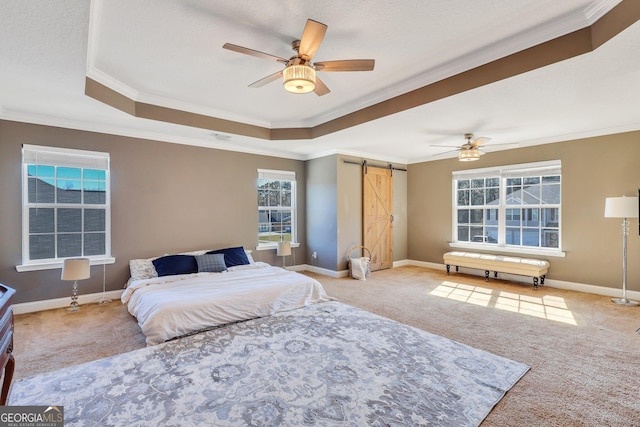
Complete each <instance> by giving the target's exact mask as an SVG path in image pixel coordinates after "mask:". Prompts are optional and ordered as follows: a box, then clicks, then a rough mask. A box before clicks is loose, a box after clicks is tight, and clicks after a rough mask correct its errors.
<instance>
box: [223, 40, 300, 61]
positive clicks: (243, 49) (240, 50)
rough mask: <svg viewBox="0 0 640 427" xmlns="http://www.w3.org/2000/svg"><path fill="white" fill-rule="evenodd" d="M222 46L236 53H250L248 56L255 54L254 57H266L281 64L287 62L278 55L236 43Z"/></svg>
mask: <svg viewBox="0 0 640 427" xmlns="http://www.w3.org/2000/svg"><path fill="white" fill-rule="evenodd" d="M222 48H223V49H227V50H232V51H234V52H238V53H244V54H245V55H250V56H255V57H258V58H263V59H268V60H271V61H277V62H281V63H283V64H286V63H287V62H289V60H288V59H284V58H280V57H279V56H275V55H270V54H268V53H264V52H260V51H258V50H253V49H249V48H248V47H242V46H238V45H235V44H231V43H225V44H224V45H223V46H222Z"/></svg>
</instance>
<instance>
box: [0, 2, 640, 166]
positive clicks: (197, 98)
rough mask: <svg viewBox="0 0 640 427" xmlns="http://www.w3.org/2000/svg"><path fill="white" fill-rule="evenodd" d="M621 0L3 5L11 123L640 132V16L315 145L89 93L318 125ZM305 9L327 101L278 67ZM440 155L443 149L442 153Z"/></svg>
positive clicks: (414, 146)
mask: <svg viewBox="0 0 640 427" xmlns="http://www.w3.org/2000/svg"><path fill="white" fill-rule="evenodd" d="M619 2H620V0H563V1H557V0H517V1H514V0H430V1H423V0H403V1H401V2H400V1H399V2H390V1H388V0H387V1H384V0H350V1H348V2H345V1H343V0H342V1H341V0H297V1H296V0H287V1H284V0H261V1H255V0H228V1H222V0H217V1H216V0H214V1H211V0H174V1H157V0H136V1H130V0H108V1H105V0H93V1H91V2H88V1H86V0H56V1H50V0H29V1H24V0H3V1H2V2H1V3H0V16H2V17H3V19H2V22H3V25H2V26H0V118H2V119H7V120H16V121H24V122H30V123H41V124H47V125H55V126H62V127H69V128H74V129H85V130H92V131H99V132H106V133H114V134H119V135H129V136H136V137H142V138H149V139H157V140H162V141H168V142H175V143H183V144H194V145H200V146H209V147H215V148H223V149H231V150H237V151H244V152H253V153H259V154H270V155H276V156H281V157H288V158H296V159H309V158H314V157H318V156H322V155H326V154H331V153H345V154H353V155H357V156H362V157H367V158H370V159H379V160H384V161H390V162H395V163H415V162H420V161H429V160H437V159H442V158H446V157H453V156H454V155H455V153H448V154H445V155H441V154H440V153H442V152H443V151H446V150H447V149H446V148H440V147H432V146H431V145H432V144H440V145H459V144H461V143H463V142H464V138H463V134H464V133H466V132H473V133H475V134H476V135H478V136H487V137H490V138H492V140H491V142H490V143H489V144H488V146H489V147H490V146H491V145H496V147H495V148H496V149H498V148H500V147H499V146H497V145H498V144H517V145H508V146H506V147H514V146H515V147H524V146H528V145H533V144H541V143H550V142H557V141H563V140H568V139H572V138H579V137H587V136H596V135H603V134H609V133H615V132H621V131H629V130H638V129H640V115H639V114H638V111H639V109H638V101H637V100H638V99H640V49H638V46H640V23H638V22H636V23H635V24H633V25H632V26H631V27H629V28H627V29H626V30H625V31H623V32H622V33H621V34H619V35H617V36H616V37H615V38H613V39H612V40H610V41H609V42H607V43H605V44H604V45H603V46H601V47H600V48H598V49H597V50H595V51H594V52H591V53H588V54H584V55H581V56H578V57H575V58H572V59H569V60H565V61H562V62H559V63H555V64H553V65H550V66H547V67H544V68H542V69H538V70H535V71H531V72H528V73H525V74H521V75H518V76H515V77H512V78H509V79H506V80H502V81H500V82H497V83H493V84H490V85H486V86H483V87H480V88H477V89H473V90H469V91H467V92H464V93H462V94H459V95H455V96H450V97H448V98H444V99H441V100H439V101H435V102H432V103H429V104H425V105H422V106H419V107H415V108H413V109H410V110H407V111H404V112H401V113H396V114H393V115H390V116H387V117H384V118H381V119H378V120H375V121H373V122H368V123H364V124H360V125H357V126H354V127H351V128H349V129H346V130H343V131H339V132H335V133H332V134H329V135H325V136H322V137H319V138H315V139H311V140H290V141H273V140H271V141H270V140H262V139H258V138H250V137H245V136H240V135H228V134H224V133H221V132H216V131H215V130H210V129H209V130H208V129H198V128H192V127H187V126H180V125H173V124H169V123H163V122H158V121H153V120H147V119H141V118H136V117H133V116H130V115H128V114H126V113H124V112H122V111H119V110H117V109H115V108H113V107H110V106H108V105H106V104H103V103H101V102H99V101H97V100H95V99H92V98H90V97H88V96H86V95H84V85H85V77H87V76H88V77H90V78H92V79H93V80H95V81H97V82H100V83H102V84H104V85H106V86H108V87H109V88H111V89H114V90H116V91H118V92H120V93H122V94H124V95H126V96H127V97H129V98H131V99H133V100H135V101H139V102H144V103H150V104H155V105H160V106H165V107H170V108H174V109H180V110H185V111H190V112H195V113H199V114H204V115H209V116H214V117H218V118H222V119H226V120H233V121H238V122H242V123H247V124H251V125H257V126H263V127H267V128H281V127H311V126H316V125H318V124H321V123H324V122H326V121H328V120H331V119H335V118H338V117H341V116H344V115H345V114H348V113H351V112H353V111H357V110H359V109H361V108H364V107H366V106H370V105H373V104H376V103H378V102H381V101H384V100H386V99H388V98H391V97H393V96H396V95H400V94H403V93H406V92H408V91H410V90H413V89H417V88H419V87H422V86H425V85H427V84H430V83H433V82H435V81H438V80H441V79H443V78H446V77H449V76H451V75H454V74H457V73H460V72H462V71H465V70H467V69H470V68H473V67H476V66H479V65H481V64H484V63H487V62H489V61H492V60H495V59H498V58H500V57H503V56H505V55H508V54H511V53H514V52H517V51H520V50H523V49H525V48H528V47H530V46H533V45H536V44H539V43H541V42H544V41H547V40H549V39H553V38H555V37H558V36H561V35H563V34H567V33H569V32H571V31H574V30H577V29H580V28H583V27H586V26H588V25H591V24H592V23H593V22H595V21H597V19H599V18H600V17H601V16H602V15H603V14H604V13H606V12H607V11H609V10H610V9H612V8H613V7H614V6H616V5H617V4H618V3H619ZM308 18H311V19H314V20H317V21H320V22H322V23H325V24H327V25H328V30H327V33H326V36H325V38H324V41H323V42H322V44H321V46H320V48H319V50H318V52H317V53H316V56H315V58H314V60H315V61H327V60H338V59H360V58H364V59H367V58H375V60H376V65H375V69H374V71H372V72H351V73H349V72H345V73H323V74H319V77H321V78H322V80H323V81H324V82H325V84H326V85H327V86H328V87H329V89H331V93H329V94H328V95H325V96H322V97H318V96H316V95H315V94H313V93H311V94H306V95H294V94H290V93H287V92H286V91H285V90H284V89H283V88H282V85H281V84H280V83H279V82H278V81H276V82H272V83H270V84H269V85H267V86H264V87H262V88H259V89H255V88H249V87H247V86H248V85H249V84H250V83H253V82H254V81H256V80H258V79H260V78H262V77H265V76H267V75H269V74H272V73H274V72H277V71H278V70H280V69H281V68H282V66H281V65H280V64H278V63H276V62H270V61H266V60H264V59H260V58H256V57H251V56H247V55H241V54H238V53H236V52H231V51H228V50H225V49H222V45H223V44H224V43H225V42H229V43H234V44H237V45H241V46H245V47H249V48H252V49H255V50H259V51H262V52H266V53H270V54H273V55H276V56H281V57H289V56H291V55H292V54H293V51H291V48H290V43H291V41H292V40H294V39H296V38H299V37H300V35H301V33H302V29H303V28H304V25H305V22H306V20H307V19H308ZM434 155H435V157H434Z"/></svg>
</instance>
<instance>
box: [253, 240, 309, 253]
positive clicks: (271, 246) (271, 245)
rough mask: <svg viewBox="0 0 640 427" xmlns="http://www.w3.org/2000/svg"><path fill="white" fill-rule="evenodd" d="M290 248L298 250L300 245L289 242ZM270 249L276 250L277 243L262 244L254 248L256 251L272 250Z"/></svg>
mask: <svg viewBox="0 0 640 427" xmlns="http://www.w3.org/2000/svg"><path fill="white" fill-rule="evenodd" d="M291 247H292V248H299V247H300V243H293V242H291ZM272 249H278V242H273V243H264V244H261V245H258V246H256V251H268V250H272Z"/></svg>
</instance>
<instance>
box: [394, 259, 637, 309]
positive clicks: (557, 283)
mask: <svg viewBox="0 0 640 427" xmlns="http://www.w3.org/2000/svg"><path fill="white" fill-rule="evenodd" d="M404 265H413V266H417V267H426V268H432V269H434V270H444V271H446V270H447V267H446V266H445V265H444V264H438V263H431V262H424V261H414V260H402V261H396V262H394V263H393V266H394V267H401V266H404ZM459 270H460V272H461V273H464V274H470V275H473V276H480V277H484V270H478V269H474V268H466V267H460V268H459ZM451 275H452V276H453V275H455V268H452V272H451ZM491 279H493V275H491ZM498 279H502V280H510V281H513V282H520V283H527V284H530V285H531V286H533V279H532V278H531V277H526V276H517V275H515V274H506V273H499V274H498ZM544 286H545V287H546V286H548V287H550V288H555V289H563V290H566V291H577V292H585V293H588V294H596V295H604V296H608V297H617V298H619V297H621V296H622V289H616V288H608V287H606V286H597V285H589V284H587V283H577V282H567V281H564V280H553V279H549V278H546V279H545V281H544ZM627 298H629V299H633V300H636V301H637V300H640V292H638V291H630V290H627Z"/></svg>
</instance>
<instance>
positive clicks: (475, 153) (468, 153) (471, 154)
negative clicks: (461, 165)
mask: <svg viewBox="0 0 640 427" xmlns="http://www.w3.org/2000/svg"><path fill="white" fill-rule="evenodd" d="M464 137H465V139H466V140H467V142H465V143H464V144H462V145H461V146H459V147H457V146H455V145H432V147H457V148H456V149H455V150H449V151H445V152H442V153H438V154H436V156H439V155H441V154H446V153H450V152H452V151H458V160H460V161H461V162H472V161H474V160H478V159H480V156H482V155H483V154H484V152H483V151H480V149H479V148H478V147H479V146H481V145H482V144H484V143H485V142H489V141H491V138H487V137H484V136H481V137H478V138H475V139H473V134H472V133H465V134H464ZM472 139H473V141H472Z"/></svg>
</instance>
